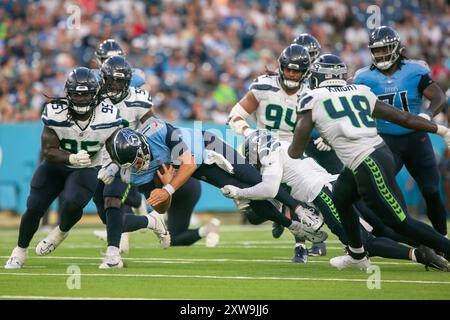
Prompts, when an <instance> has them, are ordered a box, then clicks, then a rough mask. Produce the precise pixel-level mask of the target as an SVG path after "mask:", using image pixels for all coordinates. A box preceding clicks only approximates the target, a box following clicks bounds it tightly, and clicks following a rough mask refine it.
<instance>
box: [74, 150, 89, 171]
mask: <svg viewBox="0 0 450 320" xmlns="http://www.w3.org/2000/svg"><path fill="white" fill-rule="evenodd" d="M69 162H70V164H71V165H73V166H77V167H81V168H86V167H89V166H90V165H91V159H90V156H89V154H88V153H87V151H86V150H80V151H79V152H78V153H77V154H75V153H72V154H71V155H70V156H69Z"/></svg>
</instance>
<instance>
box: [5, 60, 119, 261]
mask: <svg viewBox="0 0 450 320" xmlns="http://www.w3.org/2000/svg"><path fill="white" fill-rule="evenodd" d="M99 91H100V84H99V82H98V80H97V77H96V76H95V74H94V72H93V71H92V70H90V69H88V68H84V67H80V68H76V69H74V70H73V71H72V72H71V73H70V74H69V76H68V78H67V80H66V83H65V97H64V98H57V99H54V100H52V101H51V102H50V103H48V104H47V105H46V106H45V108H44V111H43V114H42V121H43V123H44V129H43V131H42V152H43V159H44V160H43V161H42V163H41V164H40V165H39V166H38V168H37V169H36V172H35V173H34V175H33V178H32V180H31V183H30V186H31V190H30V195H29V196H28V200H27V210H26V212H25V214H24V215H23V216H22V219H21V223H20V228H19V239H18V242H17V247H16V248H14V250H13V251H12V254H11V256H10V258H9V259H8V261H7V262H6V265H5V268H7V269H15V268H21V267H22V266H23V265H24V263H25V260H26V258H27V248H28V246H29V244H30V241H31V239H32V238H33V235H34V234H35V232H36V230H37V228H38V226H39V221H40V219H41V217H42V216H43V214H44V213H45V211H46V210H47V208H48V207H49V206H50V204H51V203H52V202H53V201H54V200H55V198H56V197H57V196H58V195H59V194H60V192H61V191H62V190H63V189H64V202H63V204H62V208H61V222H60V224H59V226H57V227H56V228H55V229H54V230H52V231H51V232H50V234H49V235H48V236H47V237H46V238H45V239H44V240H42V241H40V242H39V244H38V245H37V246H36V254H37V255H46V254H49V253H50V252H52V251H53V250H55V249H56V248H57V247H58V246H59V245H60V244H61V242H62V241H63V240H64V239H65V238H66V237H67V235H68V233H69V230H70V229H71V228H72V227H73V226H74V225H75V224H76V223H77V222H78V220H80V218H81V216H82V213H83V208H84V207H85V206H86V205H87V204H88V202H89V200H90V199H91V198H92V196H93V194H94V191H95V189H96V186H97V181H98V180H97V173H98V172H97V169H96V166H99V165H100V164H101V162H102V157H103V156H104V155H106V156H107V153H106V152H104V153H103V155H102V152H100V150H101V149H102V147H103V145H104V143H105V141H106V139H107V138H108V137H110V136H111V134H112V133H113V132H114V131H115V130H116V129H117V128H119V126H120V125H121V123H122V119H121V118H120V115H119V110H118V109H117V108H115V107H114V106H113V105H110V104H107V103H105V102H99Z"/></svg>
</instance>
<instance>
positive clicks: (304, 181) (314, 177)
mask: <svg viewBox="0 0 450 320" xmlns="http://www.w3.org/2000/svg"><path fill="white" fill-rule="evenodd" d="M266 142H267V141H266ZM289 145H290V143H289V142H287V141H277V140H275V139H270V140H269V142H268V143H267V144H266V146H265V147H262V148H259V150H260V152H259V154H260V162H261V176H262V182H261V183H259V184H257V185H255V186H253V187H250V188H246V189H242V190H241V191H242V192H241V195H242V196H243V197H245V198H249V199H255V200H256V199H265V198H267V196H268V190H269V189H271V190H272V191H271V193H272V196H273V195H274V194H276V193H277V191H278V188H279V186H280V184H281V183H284V184H286V185H287V186H288V187H290V188H291V192H290V193H291V195H292V197H293V198H294V199H296V200H299V201H303V202H309V203H311V202H313V201H314V199H316V198H317V196H318V195H319V193H320V191H321V190H322V189H323V187H324V186H325V185H327V184H329V183H330V182H332V181H335V180H336V179H337V177H338V175H332V174H330V173H328V172H327V171H326V170H325V169H324V168H322V167H321V166H320V165H319V164H318V163H317V162H316V161H315V160H314V159H312V158H304V159H292V158H291V157H289V155H288V152H287V150H288V148H289ZM269 193H270V192H269Z"/></svg>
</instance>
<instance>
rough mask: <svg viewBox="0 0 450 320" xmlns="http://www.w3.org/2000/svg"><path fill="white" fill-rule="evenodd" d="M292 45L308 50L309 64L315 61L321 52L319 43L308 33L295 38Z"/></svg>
mask: <svg viewBox="0 0 450 320" xmlns="http://www.w3.org/2000/svg"><path fill="white" fill-rule="evenodd" d="M292 43H295V44H298V45H300V46H304V47H305V48H306V50H308V53H309V56H310V58H311V62H313V61H314V60H316V59H317V58H318V57H319V55H320V52H321V51H322V47H321V46H320V43H319V41H318V40H317V39H316V38H315V37H314V36H312V35H310V34H309V33H302V34H301V35H299V36H298V37H296V38H295V39H294V40H293V41H292Z"/></svg>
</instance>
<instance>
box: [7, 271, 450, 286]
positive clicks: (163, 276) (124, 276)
mask: <svg viewBox="0 0 450 320" xmlns="http://www.w3.org/2000/svg"><path fill="white" fill-rule="evenodd" d="M1 275H7V276H32V277H33V276H38V277H42V276H48V277H55V276H56V277H58V276H61V277H67V273H22V272H11V273H7V272H0V276H1ZM81 276H84V277H118V278H176V279H182V278H186V279H220V280H225V279H226V280H276V281H280V280H286V281H334V282H367V278H365V279H345V278H307V277H302V278H296V277H244V276H220V275H219V276H213V275H209V276H207V275H187V274H186V275H184V274H124V273H82V274H81ZM380 281H381V282H384V283H410V284H412V283H415V284H447V285H450V281H429V280H386V279H382V280H380Z"/></svg>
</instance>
